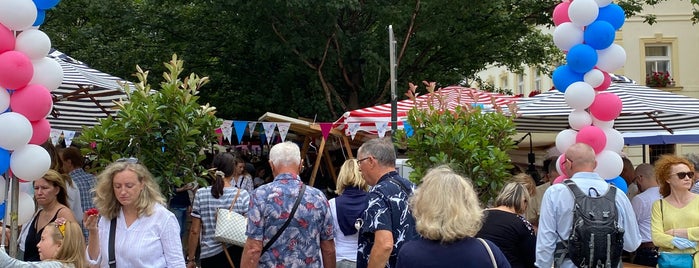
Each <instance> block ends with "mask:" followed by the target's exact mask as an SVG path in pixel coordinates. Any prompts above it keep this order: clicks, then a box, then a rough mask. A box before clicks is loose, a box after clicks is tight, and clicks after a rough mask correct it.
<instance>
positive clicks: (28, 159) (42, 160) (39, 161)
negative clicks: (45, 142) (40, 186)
mask: <svg viewBox="0 0 699 268" xmlns="http://www.w3.org/2000/svg"><path fill="white" fill-rule="evenodd" d="M50 167H51V156H50V155H49V153H48V152H47V151H46V149H44V148H43V147H41V146H39V145H36V144H27V145H25V146H24V147H22V148H19V149H17V150H15V151H14V152H12V155H10V168H11V169H12V172H13V173H14V174H15V175H16V176H17V177H18V178H20V179H23V180H25V181H33V180H36V179H38V178H41V177H42V176H44V175H45V174H46V171H48V170H49V168H50Z"/></svg>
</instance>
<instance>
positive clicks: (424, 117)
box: [396, 83, 516, 204]
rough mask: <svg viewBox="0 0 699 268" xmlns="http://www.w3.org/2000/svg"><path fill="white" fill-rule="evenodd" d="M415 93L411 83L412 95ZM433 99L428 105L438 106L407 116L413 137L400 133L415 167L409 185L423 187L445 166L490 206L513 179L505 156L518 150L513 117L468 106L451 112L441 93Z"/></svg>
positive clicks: (431, 88)
mask: <svg viewBox="0 0 699 268" xmlns="http://www.w3.org/2000/svg"><path fill="white" fill-rule="evenodd" d="M434 87H435V84H434V83H431V84H430V85H428V87H427V91H428V92H430V93H433V92H434ZM415 89H416V87H415V86H413V85H412V84H411V89H410V91H409V92H412V93H413V94H412V96H414V92H415ZM409 95H411V94H409ZM412 98H414V97H412ZM430 98H431V99H430V100H427V102H428V103H435V105H430V106H429V108H428V109H412V110H410V112H408V122H409V123H410V125H412V126H414V130H413V132H414V133H413V135H412V136H410V137H407V135H406V133H405V131H403V130H401V131H399V132H398V134H397V137H399V138H398V141H397V142H396V143H397V145H398V146H399V147H402V148H407V149H408V150H407V156H408V164H409V165H410V166H411V167H412V168H413V172H412V173H411V174H410V180H412V181H413V182H415V183H420V180H421V179H422V177H424V175H425V173H426V172H427V170H428V169H430V168H432V167H435V166H438V165H442V164H447V165H449V166H451V167H452V168H453V169H454V171H456V172H457V173H460V174H463V175H465V176H467V177H468V178H470V179H471V180H472V182H473V185H474V187H475V188H476V191H477V192H478V196H479V197H480V199H481V202H483V203H484V204H485V203H487V202H488V201H490V200H491V199H493V198H495V197H496V196H497V194H498V191H500V189H501V188H502V186H503V185H504V183H505V182H506V181H507V180H508V179H509V178H510V177H511V174H510V173H509V170H510V169H511V168H512V164H511V162H510V156H509V155H508V154H507V151H508V150H510V149H513V148H515V146H514V142H513V140H512V138H511V137H512V135H514V134H515V125H514V121H513V115H508V114H506V113H504V112H503V111H502V110H500V109H496V110H495V111H494V112H483V111H482V110H481V108H479V107H470V106H458V107H456V109H454V110H449V109H448V108H447V107H446V102H445V101H444V100H442V99H440V98H439V95H438V94H432V95H431V97H430ZM494 107H496V108H497V107H498V106H497V105H494ZM515 108H516V107H514V106H512V107H510V109H515ZM512 114H514V113H512Z"/></svg>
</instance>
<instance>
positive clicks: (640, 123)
mask: <svg viewBox="0 0 699 268" xmlns="http://www.w3.org/2000/svg"><path fill="white" fill-rule="evenodd" d="M613 81H614V82H613V83H612V85H611V86H610V87H609V89H607V91H608V92H613V93H615V94H616V95H617V96H619V98H621V101H622V103H623V108H622V111H621V115H620V116H619V117H618V118H617V119H616V120H615V121H614V128H615V129H616V130H617V131H619V132H622V133H624V132H645V131H662V132H666V133H669V134H670V133H673V132H675V131H679V130H697V129H699V99H695V98H691V97H687V96H684V95H679V94H673V93H670V92H666V91H663V90H659V89H654V88H649V87H646V86H642V85H638V84H635V83H634V82H633V81H631V80H629V79H628V78H624V77H614V79H613ZM517 106H518V111H517V113H518V114H519V116H518V118H516V119H515V124H516V126H517V130H518V131H520V132H558V131H561V130H564V129H567V128H569V125H568V115H569V114H570V112H571V111H572V109H571V108H570V107H568V105H567V104H566V102H565V99H564V94H563V93H561V92H558V91H557V90H552V91H548V92H545V93H542V94H539V95H536V96H534V97H531V98H524V99H521V100H520V101H518V103H517Z"/></svg>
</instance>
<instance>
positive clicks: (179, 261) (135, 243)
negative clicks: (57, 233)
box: [84, 158, 185, 268]
mask: <svg viewBox="0 0 699 268" xmlns="http://www.w3.org/2000/svg"><path fill="white" fill-rule="evenodd" d="M137 162H138V160H137V159H135V158H129V159H126V160H124V161H120V160H117V162H115V163H112V164H111V165H109V166H107V168H106V169H105V170H104V171H103V172H102V173H100V175H99V176H98V179H97V185H96V186H95V199H94V200H95V207H97V209H98V210H99V215H101V216H102V217H98V215H88V214H87V213H85V215H84V225H85V227H86V228H87V229H88V232H89V237H88V241H89V242H88V245H87V259H88V261H89V262H90V265H95V264H98V265H99V267H102V268H107V267H109V259H110V256H109V248H110V243H109V240H110V226H111V225H112V224H115V225H116V230H115V231H114V245H113V247H114V259H115V261H116V267H176V268H184V267H185V263H184V256H183V254H182V242H181V240H180V234H179V233H180V231H179V230H180V227H179V224H178V223H177V219H176V218H175V215H174V214H173V213H172V212H170V211H169V210H168V209H167V208H166V207H165V198H163V196H162V194H161V193H160V189H159V187H158V184H157V183H156V182H155V180H154V179H153V175H151V173H150V172H149V171H148V169H146V167H144V166H143V165H141V164H139V163H137ZM97 221H99V224H98V223H97Z"/></svg>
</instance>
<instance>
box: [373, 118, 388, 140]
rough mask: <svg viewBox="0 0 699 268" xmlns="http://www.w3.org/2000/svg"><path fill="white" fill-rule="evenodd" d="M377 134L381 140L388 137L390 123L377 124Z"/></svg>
mask: <svg viewBox="0 0 699 268" xmlns="http://www.w3.org/2000/svg"><path fill="white" fill-rule="evenodd" d="M374 125H376V132H378V134H379V138H383V137H384V136H385V135H386V130H388V122H386V121H384V122H376V123H374Z"/></svg>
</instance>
